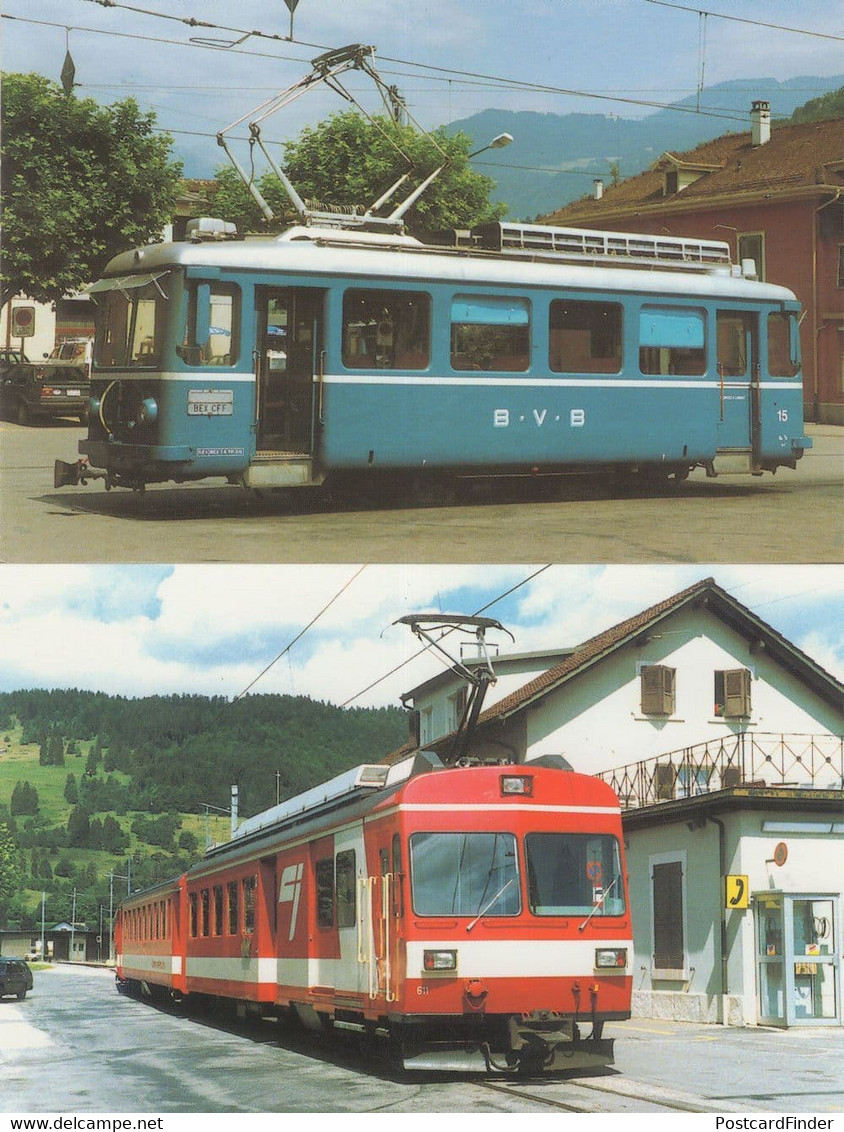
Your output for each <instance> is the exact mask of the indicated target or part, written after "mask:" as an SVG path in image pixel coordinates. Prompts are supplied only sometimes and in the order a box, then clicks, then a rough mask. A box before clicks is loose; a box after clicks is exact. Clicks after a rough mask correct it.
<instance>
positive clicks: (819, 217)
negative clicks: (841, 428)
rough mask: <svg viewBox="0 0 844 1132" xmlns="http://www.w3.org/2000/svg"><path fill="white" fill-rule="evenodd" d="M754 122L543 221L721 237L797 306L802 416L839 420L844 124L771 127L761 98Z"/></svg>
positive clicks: (843, 365) (843, 343) (842, 408)
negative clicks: (746, 128)
mask: <svg viewBox="0 0 844 1132" xmlns="http://www.w3.org/2000/svg"><path fill="white" fill-rule="evenodd" d="M751 118H752V128H751V130H750V131H749V132H747V133H740V134H725V135H724V136H722V137H719V138H714V139H713V140H712V141H708V142H705V143H704V144H702V145H700V146H698V147H697V148H696V149H694V150H689V151H688V152H686V153H680V154H674V153H664V154H663V155H662V156H661V157H660V158H659V160H658V161H657V162H655V164H654V165H652V166H651V168H650V169H648V170H646V171H645V172H644V173H640V174H638V175H637V176H635V177H629V178H627V179H626V180H624V181H619V182H618V183H617V184H614V185H609V186H607V188H606V189H605V190H603V189H601V190H600V191H598V192H596V194H595V196H594V197H592V198H588V199H584V200H579V201H575V202H573V203H572V204H570V205H567V206H566V207H565V208H562V209H560V210H559V211H557V212H554V213H551V214H550V215H549V216H547V217H545V218H544V221H543V223H547V224H555V225H561V226H563V227H578V228H597V229H606V230H611V231H628V232H644V233H649V234H659V233H662V232H669V233H671V234H672V235H682V236H691V237H695V238H699V239H705V238H709V239H712V238H716V239H725V240H728V242H729V244H730V246H731V249H732V252H733V255H734V258H735V260H736V261H739V260H741V259H753V260H755V261H756V264H757V270H758V273H759V276H760V278H762V279H766V280H768V281H770V282H774V283H779V284H782V285H784V286H786V287H789V288H790V289H791V290H792V291H794V293H795V294H796V295H797V297H798V299H799V300H800V301H801V303H802V304H803V307H804V310H805V317H804V319H803V322H802V326H801V337H802V346H803V376H804V389H805V404H806V416H807V418H808V419H810V420H815V421H822V422H827V423H835V424H844V393H842V390H843V389H844V118H834V119H830V120H827V121H822V122H806V123H801V124H799V125H786V126H779V127H777V128H775V129H773V130H771V128H770V115H769V107H768V104H767V103H766V102H762V101H759V102H756V103H754V108H753V111H752V114H751Z"/></svg>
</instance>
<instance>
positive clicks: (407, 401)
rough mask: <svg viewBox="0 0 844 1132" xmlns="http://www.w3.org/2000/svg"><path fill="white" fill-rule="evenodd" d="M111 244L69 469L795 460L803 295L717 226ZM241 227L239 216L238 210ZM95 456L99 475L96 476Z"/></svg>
mask: <svg viewBox="0 0 844 1132" xmlns="http://www.w3.org/2000/svg"><path fill="white" fill-rule="evenodd" d="M194 223H195V232H194V238H193V239H192V240H191V241H190V242H186V243H175V244H156V245H152V246H149V247H146V248H143V249H139V250H136V251H133V252H127V253H124V254H122V255H119V256H117V257H116V258H115V259H113V260H112V261H111V263H110V264H109V266H108V268H107V271H106V274H105V276H104V278H103V279H101V280H100V281H99V282H97V283H95V284H94V285H93V286H92V287H91V288H90V291H91V293H92V296H93V298H94V299H95V300H96V302H97V305H98V329H97V336H96V346H95V357H94V371H93V374H92V400H91V411H90V424H89V435H88V437H87V439H85V440H83V441H81V442H80V446H79V447H80V453H81V454H82V456H83V459H81V460H80V461H78V462H77V464H75V465H68V464H61V465H57V472H56V476H57V478H56V483H57V485H59V484H61V483H70V482H73V483H75V482H87V479H88V478H93V477H95V476H99V477H102V478H105V481H106V487H111V486H125V487H130V488H135V489H142V488H143V487H144V486H145V485H146V484H147V483H152V482H160V481H167V480H173V481H178V482H183V481H190V480H198V479H202V478H204V477H209V476H224V477H226V478H227V479H228V480H229V482H231V483H233V484H239V485H241V486H244V487H253V488H285V487H294V486H305V485H315V484H320V483H323V482H324V481H326V480H327V479H330V478H332V477H345V476H349V475H357V476H369V477H370V478H372V477H375V476H376V475H381V476H383V477H387V478H389V477H395V476H399V475H401V474H405V473H412V474H413V475H414V476H419V475H421V476H423V477H424V476H426V475H428V476H431V477H432V478H436V477H437V476H453V475H456V476H459V475H461V474H468V475H501V474H519V473H529V472H541V473H557V472H566V471H589V470H613V471H627V470H629V471H637V472H647V473H655V474H659V475H662V476H675V477H677V478H684V477H685V476H686V475H687V474H688V472H689V471H690V470H691V469H692V468H694V467H696V466H703V467H705V468H706V469H707V472H708V473H709V474H710V475H717V474H719V473H720V472H731V473H738V472H744V473H750V474H759V473H761V472H763V471H775V470H776V469H777V468H778V467H783V466H785V467H790V468H794V467H795V466H796V461H797V460H798V459H799V458H800V457H801V456H802V455H803V452H804V450H805V449H806V448H808V447H810V445H811V441H810V440H809V439H807V438H806V437H805V436H804V430H803V412H802V409H803V402H802V382H801V373H800V357H799V332H798V322H797V320H798V315H799V312H800V305H799V303H798V302H797V301H796V299H795V297H794V295H793V294H792V293H791V292H790V291H788V290H786V289H785V288H783V287H779V286H774V285H772V284H768V283H763V282H759V281H758V280H757V279H756V278H755V277H754V275H753V271H752V269H751V268H749V267H747V265H746V268H745V270H744V272H743V271H742V269H740V268H736V267H735V266H732V265H731V264H730V257H729V248H728V245H727V244H725V243H720V242H718V241H698V240H691V239H687V238H683V237H665V238H663V237H654V236H633V235H626V234H623V233H609V232H607V233H600V232H587V231H583V230H577V229H559V228H544V227H541V226H536V225H522V224H496V225H493V226H490V227H487V228H483V229H479V230H477V231H476V232H474V233H472V234H471V237H470V242H469V246H456V245H454V246H444V245H436V244H423V243H422V242H420V241H418V240H416V239H415V238H413V237H411V236H407V235H403V234H391V233H384V232H367V231H363V230H354V229H347V230H339V229H327V228H318V227H305V226H300V227H295V228H292V229H290V230H289V231H287V232H285V233H284V234H283V235H281V236H279V237H277V238H273V239H256V240H251V239H248V240H238V239H210V238H203V237H211V236H214V235H219V234H220V232H221V231H222V229H223V227H224V226H222V225H221V224H220V222H216V223H215V222H207V221H201V222H194ZM228 227H230V226H228ZM93 469H101V470H100V471H98V472H97V471H94V470H93Z"/></svg>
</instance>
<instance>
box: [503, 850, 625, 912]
mask: <svg viewBox="0 0 844 1132" xmlns="http://www.w3.org/2000/svg"><path fill="white" fill-rule="evenodd" d="M525 854H526V857H527V875H528V901H529V904H530V910H531V912H533V914H534V915H535V916H575V915H589V914H593V915H595V916H620V915H621V914H622V912H624V885H623V883H622V876H621V854H620V852H619V847H618V841H617V839H616V838H615V837H612V836H611V835H610V834H603V833H529V834H528V835H527V837H526V838H525Z"/></svg>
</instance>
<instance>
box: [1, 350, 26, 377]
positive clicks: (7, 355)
mask: <svg viewBox="0 0 844 1132" xmlns="http://www.w3.org/2000/svg"><path fill="white" fill-rule="evenodd" d="M28 361H29V358H28V357H27V356H26V354H25V353H24V352H23V350H16V349H15V348H14V347H12V346H0V378H2V377H3V376H4V375H5V373H6V370H7V369H10V368H11V366H16V365H19V364H20V362H28Z"/></svg>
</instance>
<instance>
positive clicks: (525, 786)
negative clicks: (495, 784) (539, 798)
mask: <svg viewBox="0 0 844 1132" xmlns="http://www.w3.org/2000/svg"><path fill="white" fill-rule="evenodd" d="M501 793H502V794H521V795H522V797H528V798H529V797H530V796H531V794H533V775H530V774H502V776H501Z"/></svg>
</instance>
